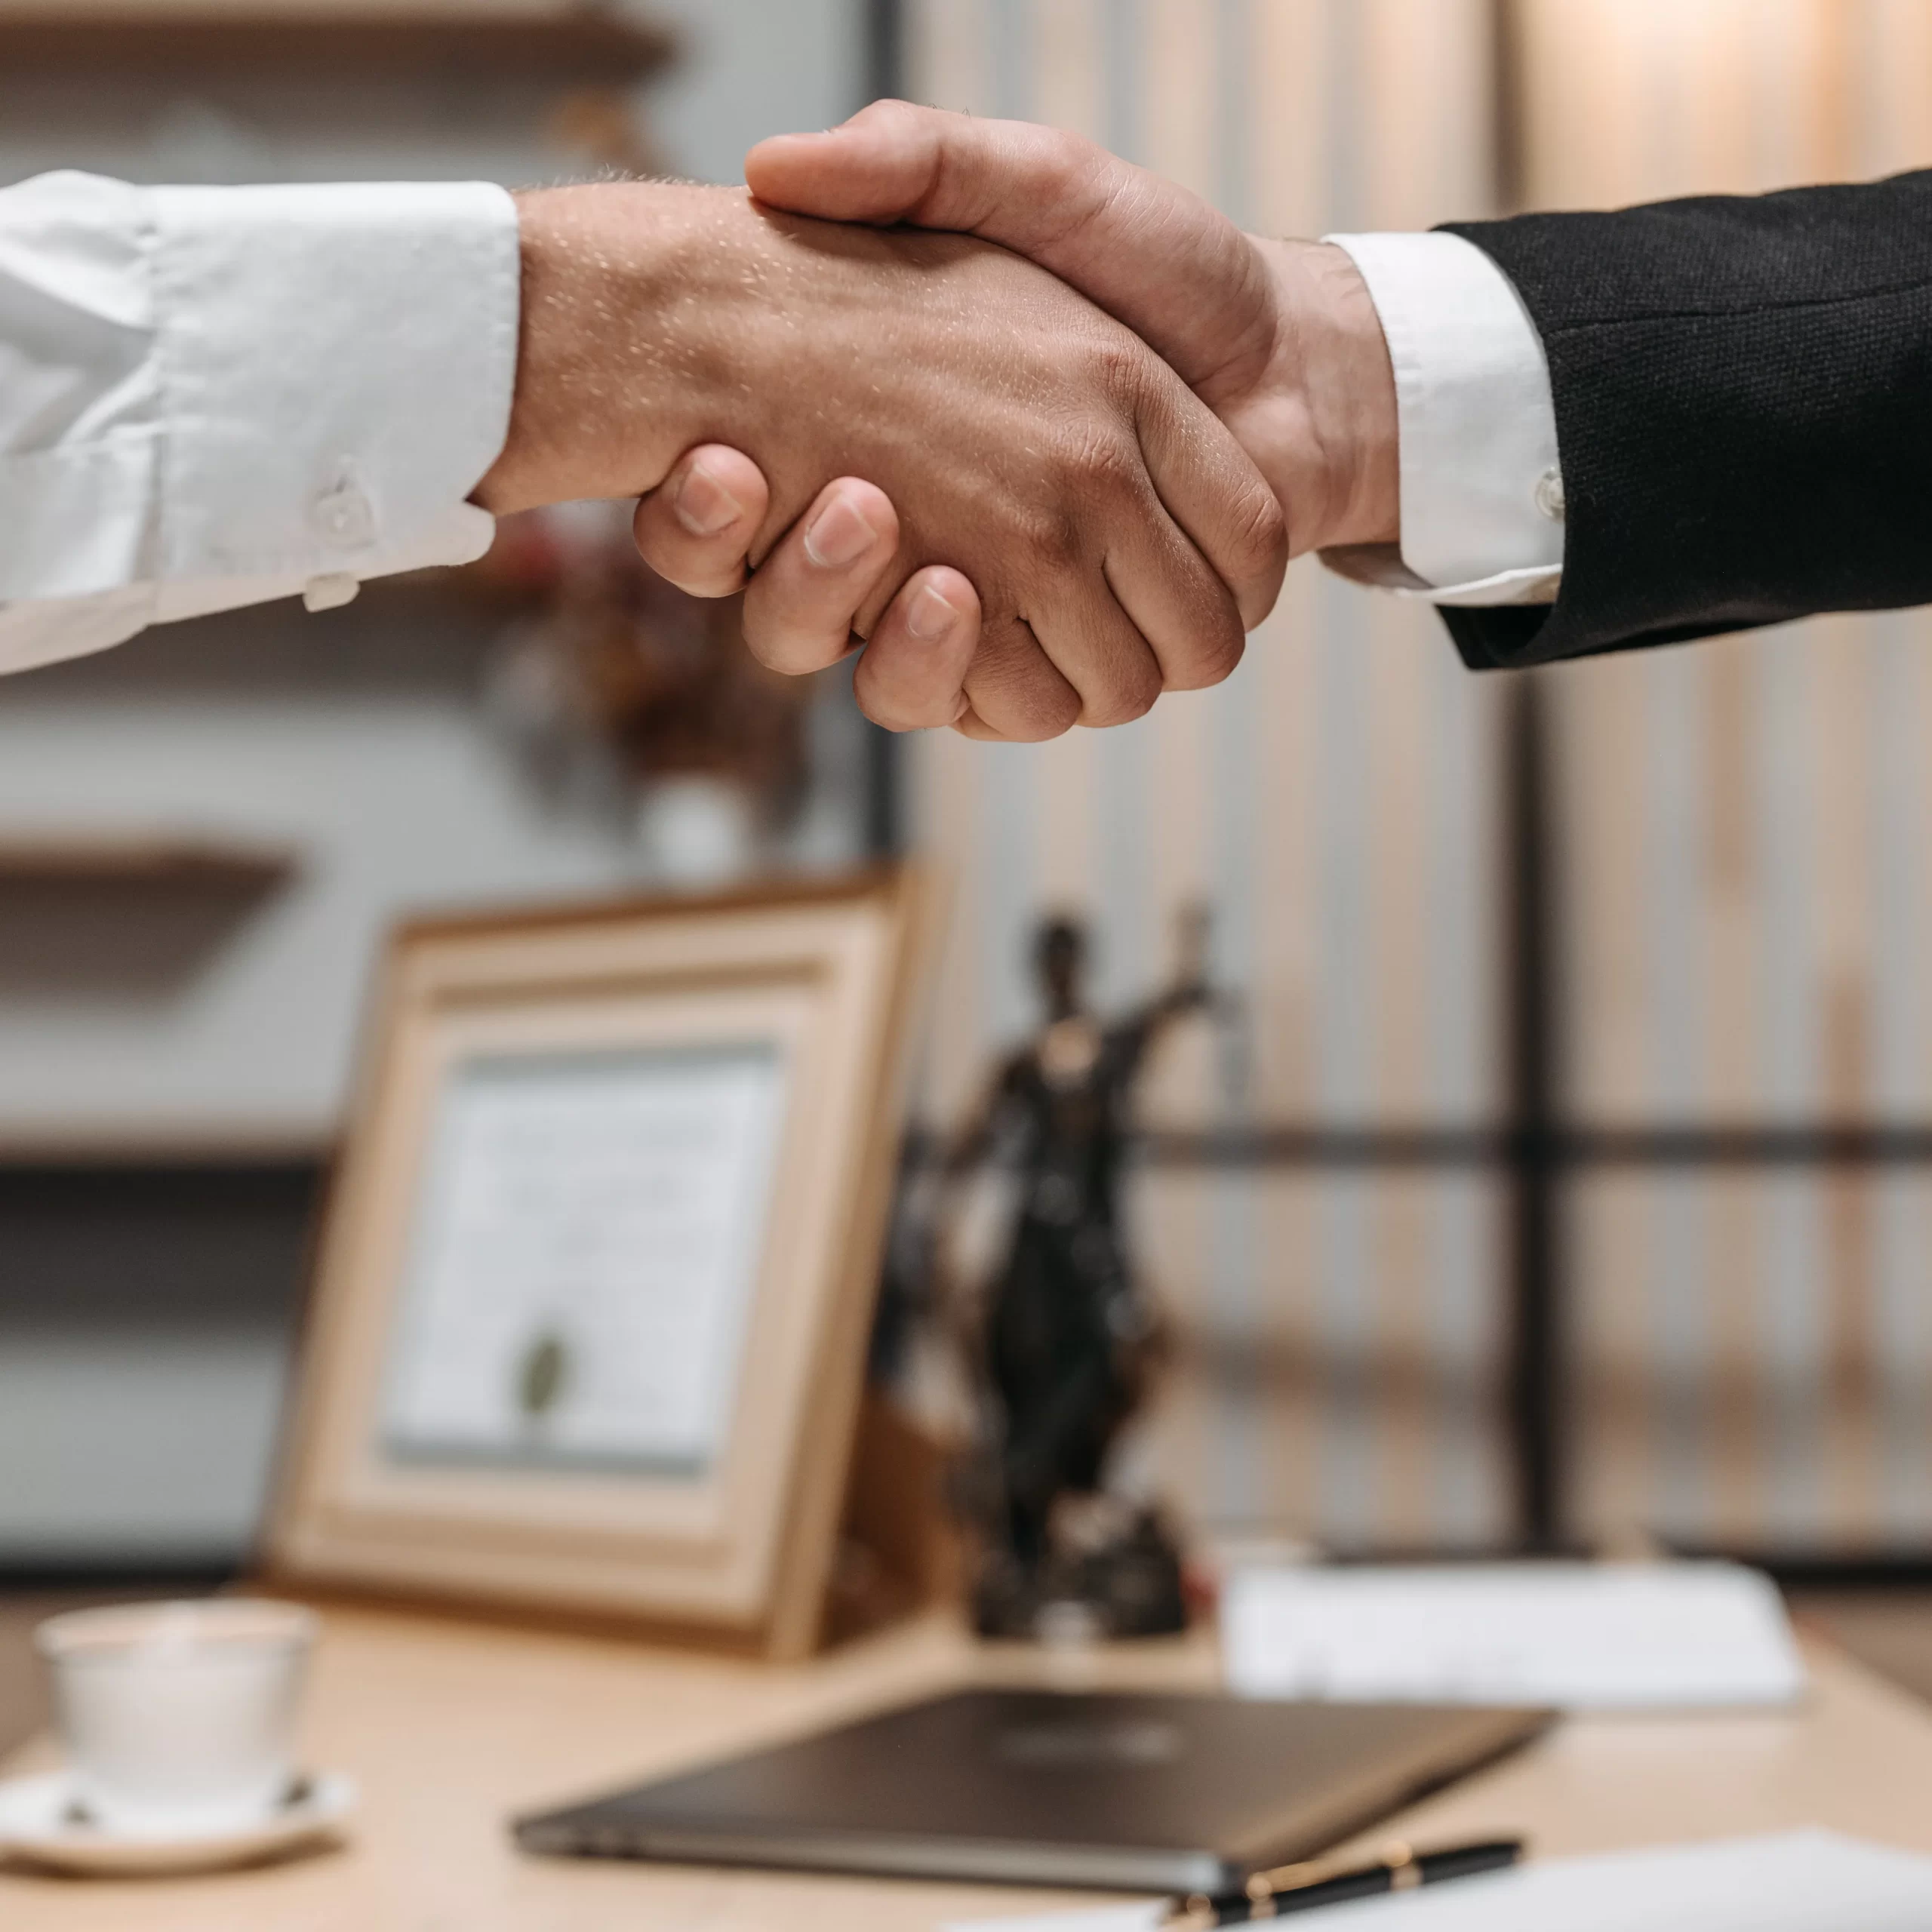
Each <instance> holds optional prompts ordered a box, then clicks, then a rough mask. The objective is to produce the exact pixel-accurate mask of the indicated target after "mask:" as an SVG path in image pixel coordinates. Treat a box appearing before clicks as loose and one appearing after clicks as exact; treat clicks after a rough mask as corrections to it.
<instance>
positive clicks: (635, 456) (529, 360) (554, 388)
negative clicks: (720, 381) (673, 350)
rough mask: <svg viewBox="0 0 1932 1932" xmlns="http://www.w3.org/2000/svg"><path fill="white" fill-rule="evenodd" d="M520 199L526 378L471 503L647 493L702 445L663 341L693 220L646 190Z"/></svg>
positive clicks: (505, 508) (564, 191) (561, 192)
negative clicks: (690, 425)
mask: <svg viewBox="0 0 1932 1932" xmlns="http://www.w3.org/2000/svg"><path fill="white" fill-rule="evenodd" d="M516 204H517V225H518V250H519V254H520V256H521V316H520V322H519V327H518V337H517V362H516V383H515V392H514V395H513V396H512V401H511V405H510V420H509V432H508V434H507V435H506V438H505V441H504V444H503V449H502V451H500V454H498V456H497V460H496V461H495V462H494V463H493V464H492V465H491V467H490V469H489V470H488V472H487V473H486V474H485V476H484V478H483V480H482V481H481V483H479V484H478V485H477V487H476V490H475V497H474V500H475V502H477V503H479V504H480V505H481V506H482V507H483V508H484V509H487V510H489V511H491V512H494V514H496V515H504V514H506V513H507V512H510V511H512V510H519V509H531V508H533V507H534V506H537V505H538V504H542V503H563V502H567V501H570V500H574V499H579V498H586V497H627V496H638V495H641V494H644V493H645V491H649V490H651V489H654V488H656V487H657V485H658V484H659V483H660V482H661V481H663V478H664V477H665V475H666V474H668V473H669V469H670V466H671V465H672V463H673V462H675V460H676V458H677V456H678V453H679V451H681V449H683V448H684V447H685V443H686V442H687V441H694V440H696V438H695V437H694V436H685V437H682V438H681V435H680V423H679V418H680V416H681V414H682V413H684V412H682V411H681V410H680V408H679V405H678V385H677V384H676V383H675V381H673V380H667V378H668V377H669V375H670V373H671V365H672V361H673V360H674V358H673V356H672V355H671V354H670V353H669V352H668V349H669V346H668V345H667V344H666V343H665V342H663V340H659V339H658V338H659V337H660V334H661V330H662V326H663V323H664V321H665V318H667V317H669V316H671V315H674V314H675V311H676V303H675V293H676V290H677V288H678V277H679V259H680V255H681V245H682V243H683V242H684V241H685V239H686V237H685V235H683V233H682V230H683V228H684V226H685V224H683V223H679V222H678V221H677V220H675V213H676V211H675V209H673V208H671V207H669V205H663V204H662V191H661V190H657V189H654V188H652V187H651V186H649V185H648V184H641V183H640V184H636V185H634V186H633V185H630V184H617V183H598V184H596V185H595V186H588V187H573V188H555V189H538V190H536V191H534V192H529V193H525V194H520V195H518V196H517V197H516ZM620 204H621V205H620Z"/></svg>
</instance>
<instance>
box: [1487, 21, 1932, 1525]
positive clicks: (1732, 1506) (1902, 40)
mask: <svg viewBox="0 0 1932 1932" xmlns="http://www.w3.org/2000/svg"><path fill="white" fill-rule="evenodd" d="M1517 18H1518V26H1519V30H1520V33H1521V61H1520V65H1519V72H1520V76H1521V88H1522V100H1521V114H1522V118H1521V152H1522V161H1523V171H1524V187H1525V189H1526V194H1527V199H1528V200H1529V201H1530V202H1531V203H1532V204H1534V205H1539V206H1544V207H1561V206H1614V205H1617V204H1620V203H1623V202H1632V201H1638V200H1651V199H1656V198H1661V197H1663V196H1667V195H1675V194H1682V193H1689V192H1733V191H1735V192H1755V191H1758V190H1760V189H1770V188H1774V187H1779V186H1786V185H1789V184H1792V183H1801V182H1804V181H1813V180H1832V179H1839V180H1843V179H1854V178H1857V177H1865V176H1870V175H1875V174H1885V173H1890V172H1893V171H1897V170H1899V169H1902V168H1909V167H1912V166H1922V165H1926V164H1927V163H1928V162H1932V5H1927V4H1925V0H1669V4H1663V0H1527V4H1523V5H1520V6H1519V8H1518V14H1517ZM1928 540H1932V538H1928ZM1928 647H1932V623H1928V620H1927V617H1926V616H1925V615H1924V614H1922V613H1920V612H1917V611H1907V612H1900V613H1895V614H1882V615H1878V616H1868V617H1833V618H1829V619H1823V620H1815V621H1814V622H1811V623H1804V624H1797V625H1791V626H1783V627H1780V628H1779V629H1774V630H1770V631H1767V632H1757V633H1753V634H1750V635H1744V636H1741V637H1738V638H1730V639H1727V640H1725V641H1723V642H1721V643H1718V644H1714V645H1700V646H1697V647H1696V648H1690V649H1679V650H1668V651H1656V652H1648V653H1644V654H1639V655H1638V656H1635V657H1623V658H1615V657H1613V658H1607V659H1603V660H1598V661H1595V662H1592V663H1584V664H1578V665H1574V666H1564V667H1561V668H1559V669H1557V670H1555V671H1554V672H1551V673H1549V674H1547V675H1548V690H1549V696H1550V697H1551V699H1552V711H1553V713H1554V718H1555V738H1554V741H1553V746H1552V750H1553V755H1552V761H1551V762H1552V768H1553V770H1554V771H1555V773H1556V774H1558V790H1559V799H1560V811H1561V856H1562V866H1563V870H1562V874H1561V879H1560V881H1559V888H1560V896H1561V905H1562V908H1563V915H1562V916H1563V930H1562V933H1561V944H1560V946H1559V948H1558V951H1559V953H1560V955H1561V961H1562V963H1563V971H1564V1001H1563V1004H1564V1010H1565V1011H1566V1013H1567V1017H1568V1020H1567V1038H1566V1040H1565V1043H1564V1054H1563V1061H1564V1067H1565V1069H1566V1072H1565V1089H1566V1091H1565V1094H1564V1103H1565V1107H1566V1110H1567V1113H1568V1115H1570V1117H1571V1118H1572V1119H1574V1120H1576V1121H1580V1122H1582V1123H1583V1124H1587V1125H1592V1126H1610V1127H1629V1126H1638V1127H1642V1126H1646V1125H1651V1124H1664V1125H1669V1126H1679V1127H1685V1128H1690V1129H1691V1130H1693V1136H1692V1138H1693V1139H1694V1134H1695V1130H1697V1129H1699V1128H1716V1127H1719V1126H1723V1127H1730V1126H1734V1125H1743V1127H1745V1128H1747V1129H1750V1128H1758V1129H1762V1128H1770V1127H1780V1128H1787V1129H1792V1130H1796V1131H1797V1132H1798V1137H1799V1138H1801V1137H1802V1135H1803V1132H1804V1130H1806V1129H1808V1128H1814V1127H1816V1126H1817V1125H1819V1124H1822V1123H1829V1122H1836V1123H1846V1122H1852V1123H1889V1124H1894V1125H1898V1124H1915V1123H1922V1122H1924V1121H1927V1120H1932V980H1928V978H1927V968H1928V965H1932V951H1928V940H1929V939H1932V934H1928V930H1927V921H1928V918H1932V840H1928V838H1927V829H1928V827H1932V774H1928V771H1927V756H1926V747H1927V746H1928V745H1932V654H1928ZM1568 1220H1569V1234H1570V1243H1569V1246H1570V1251H1571V1257H1572V1283H1573V1287H1574V1295H1575V1301H1574V1310H1573V1313H1572V1317H1571V1337H1572V1343H1573V1349H1574V1357H1575V1361H1576V1364H1577V1380H1576V1383H1575V1385H1574V1386H1575V1389H1576V1394H1577V1417H1576V1420H1577V1429H1578V1432H1579V1438H1580V1451H1579V1453H1577V1454H1576V1455H1575V1457H1574V1466H1575V1468H1576V1469H1577V1475H1578V1478H1579V1487H1578V1491H1577V1496H1576V1498H1575V1503H1576V1505H1577V1512H1578V1517H1579V1522H1580V1527H1582V1528H1583V1529H1584V1530H1585V1531H1595V1532H1601V1531H1614V1530H1616V1529H1617V1528H1619V1527H1623V1526H1626V1525H1630V1524H1643V1525H1645V1526H1647V1527H1653V1528H1659V1529H1662V1530H1663V1531H1666V1532H1667V1533H1670V1534H1675V1535H1678V1536H1680V1537H1685V1538H1687V1539H1690V1540H1696V1541H1699V1542H1708V1543H1721V1544H1726V1545H1733V1546H1746V1547H1752V1546H1759V1547H1761V1546H1784V1547H1794V1546H1795V1547H1800V1548H1805V1549H1817V1550H1829V1549H1832V1548H1845V1549H1871V1548H1873V1547H1891V1546H1909V1545H1912V1544H1914V1543H1917V1544H1919V1545H1921V1546H1922V1545H1923V1543H1924V1541H1925V1540H1926V1538H1927V1537H1928V1535H1932V1481H1927V1475H1928V1460H1927V1451H1928V1448H1932V1173H1928V1171H1927V1169H1926V1168H1923V1167H1921V1166H1914V1165H1909V1164H1904V1165H1901V1164H1896V1163H1894V1164H1863V1165H1860V1164H1851V1165H1844V1164H1825V1163H1821V1162H1817V1161H1804V1160H1798V1161H1780V1162H1779V1163H1777V1164H1770V1163H1764V1162H1761V1163H1759V1164H1755V1165H1752V1164H1744V1165H1732V1166H1726V1167H1723V1168H1717V1167H1714V1166H1712V1165H1711V1164H1708V1163H1701V1164H1676V1165H1660V1166H1656V1167H1653V1168H1651V1169H1649V1170H1647V1171H1623V1170H1620V1171H1617V1172H1615V1173H1598V1174H1591V1173H1589V1171H1583V1172H1580V1173H1579V1174H1577V1176H1576V1177H1574V1179H1573V1181H1572V1183H1571V1188H1570V1198H1569V1204H1568Z"/></svg>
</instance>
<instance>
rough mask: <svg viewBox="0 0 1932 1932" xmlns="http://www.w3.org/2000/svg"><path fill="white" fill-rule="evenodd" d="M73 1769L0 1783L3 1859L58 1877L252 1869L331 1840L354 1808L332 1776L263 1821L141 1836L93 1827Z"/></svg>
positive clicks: (351, 1790) (306, 1785)
mask: <svg viewBox="0 0 1932 1932" xmlns="http://www.w3.org/2000/svg"><path fill="white" fill-rule="evenodd" d="M74 1783H75V1781H74V1777H73V1774H72V1772H71V1771H49V1772H47V1773H45V1774H43V1775H42V1776H41V1777H30V1778H9V1779H8V1780H5V1782H4V1783H0V1860H4V1859H8V1858H17V1859H22V1860H26V1861H28V1862H29V1863H32V1864H35V1865H39V1866H45V1867H47V1868H48V1869H51V1870H53V1871H57V1872H78V1873H84V1874H85V1873H97V1874H100V1875H110V1874H111V1875H125V1876H129V1877H131V1876H134V1875H137V1874H138V1875H141V1876H143V1877H153V1876H155V1875H158V1874H161V1873H163V1872H213V1871H217V1870H219V1869H220V1868H222V1867H223V1866H229V1865H248V1864H252V1863H255V1862H256V1861H257V1860H260V1859H266V1858H271V1857H276V1856H278V1854H281V1853H283V1852H288V1851H293V1850H296V1849H297V1847H300V1846H303V1845H306V1844H312V1843H314V1842H315V1841H318V1840H320V1839H322V1838H329V1837H331V1836H333V1835H334V1834H335V1833H336V1832H338V1831H339V1830H340V1829H341V1827H342V1826H343V1825H344V1824H346V1823H347V1822H348V1820H349V1816H350V1814H352V1812H353V1811H354V1810H355V1783H354V1782H353V1781H352V1780H350V1779H349V1778H346V1777H338V1776H337V1775H335V1774H321V1775H319V1776H317V1777H303V1778H298V1779H297V1780H294V1783H291V1786H290V1787H289V1794H288V1797H287V1798H285V1800H284V1801H283V1802H282V1803H281V1804H279V1805H278V1806H277V1807H276V1808H275V1810H273V1811H272V1812H270V1813H269V1814H268V1815H267V1816H266V1817H260V1818H257V1819H254V1820H251V1822H250V1823H246V1824H236V1825H227V1826H223V1827H222V1829H220V1830H219V1831H214V1832H192V1833H189V1832H182V1833H180V1834H177V1835H174V1836H171V1837H145V1836H144V1837H136V1836H134V1835H131V1834H129V1833H127V1832H115V1831H111V1830H109V1829H108V1828H107V1827H106V1826H104V1825H97V1824H95V1823H92V1822H91V1820H89V1819H88V1817H87V1815H86V1814H85V1812H84V1811H83V1810H82V1809H81V1808H80V1807H79V1805H78V1804H77V1802H76V1801H75V1796H74Z"/></svg>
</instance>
